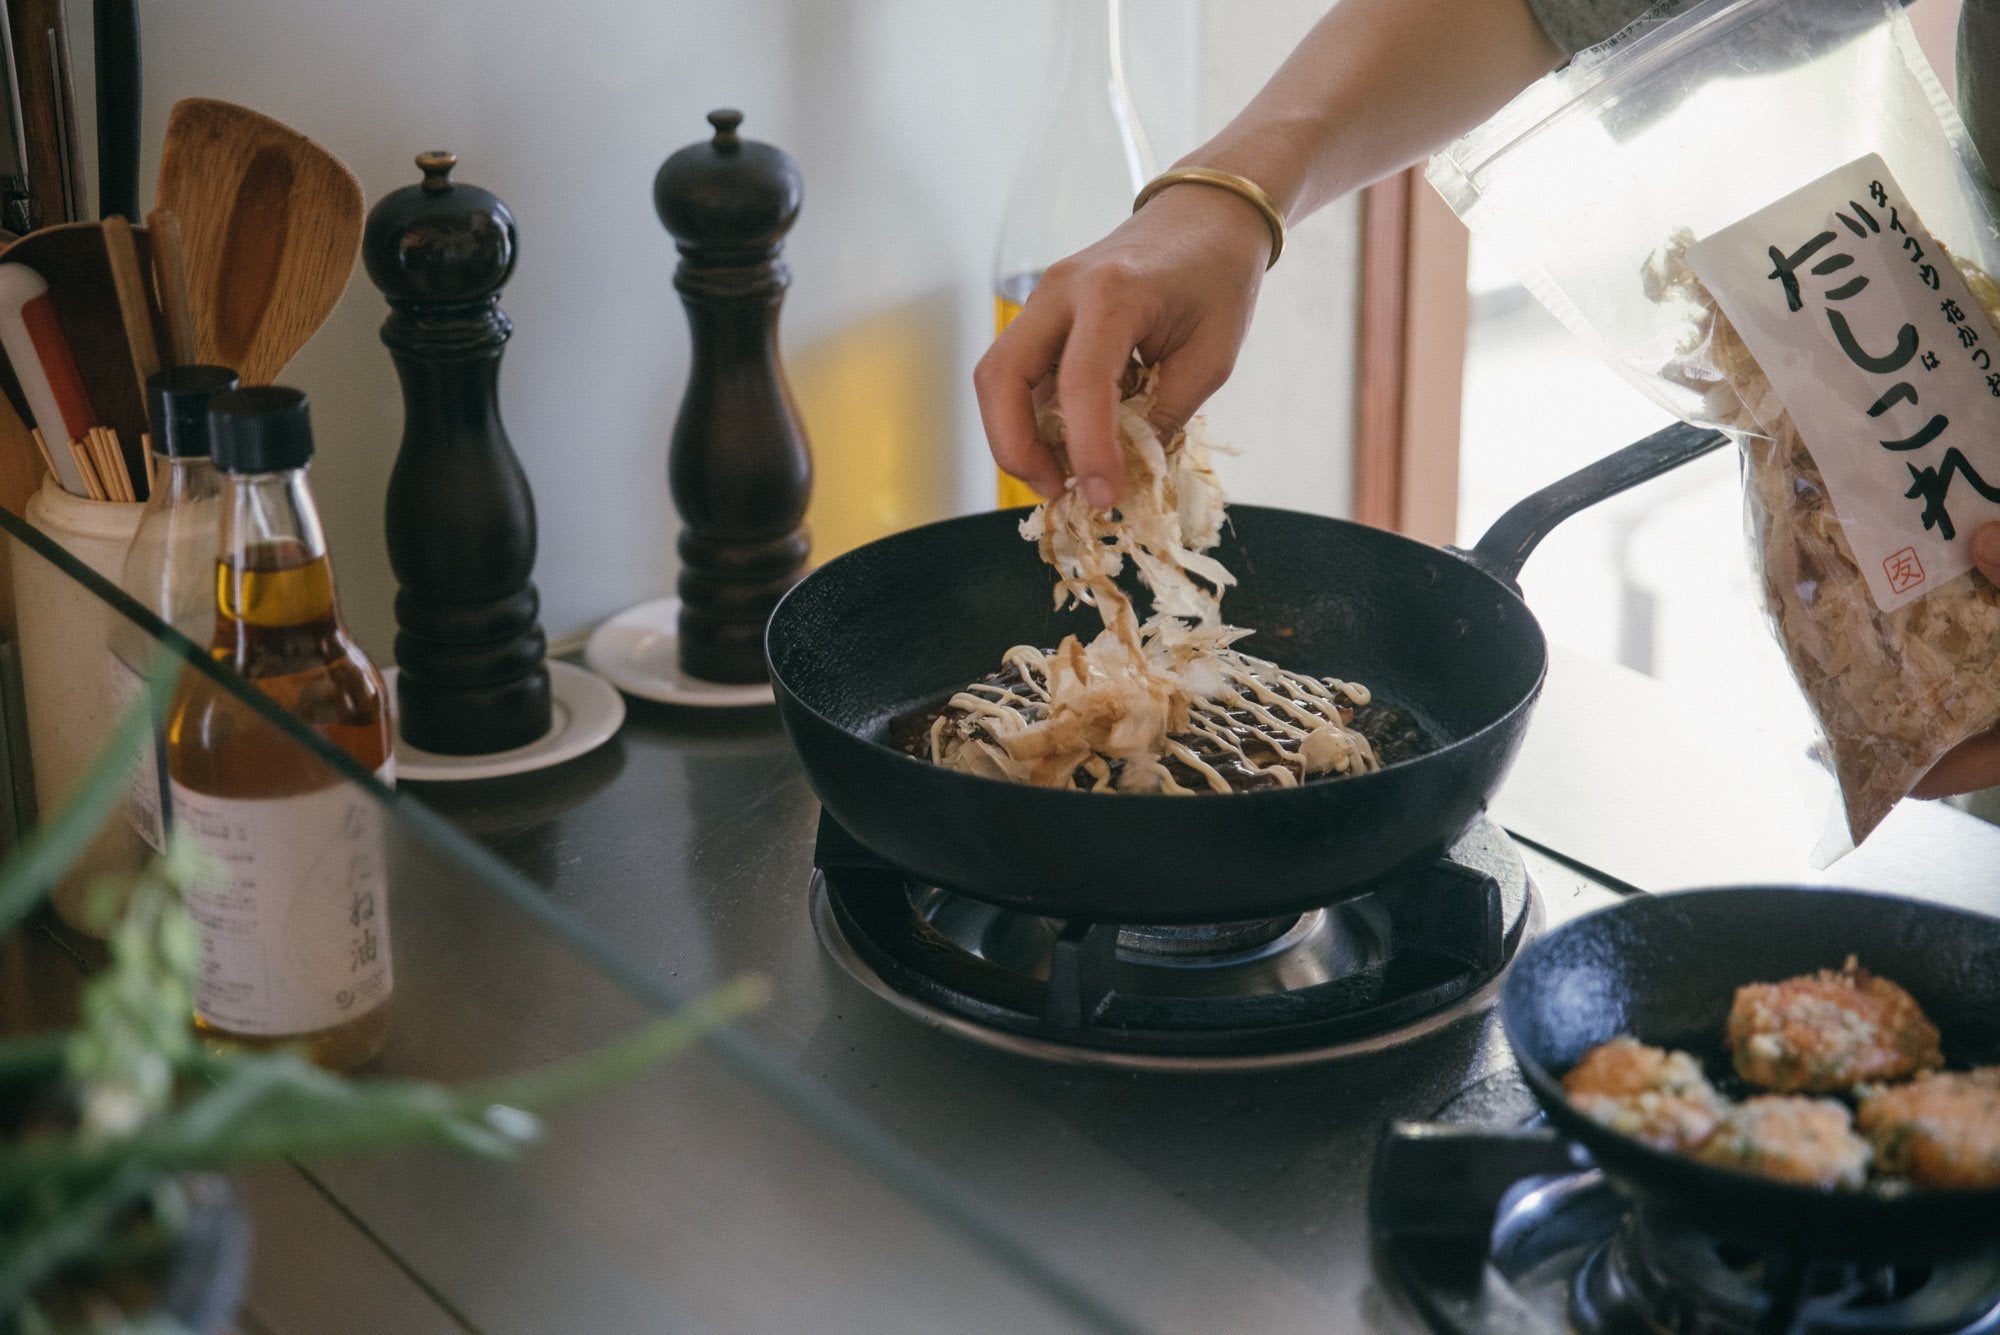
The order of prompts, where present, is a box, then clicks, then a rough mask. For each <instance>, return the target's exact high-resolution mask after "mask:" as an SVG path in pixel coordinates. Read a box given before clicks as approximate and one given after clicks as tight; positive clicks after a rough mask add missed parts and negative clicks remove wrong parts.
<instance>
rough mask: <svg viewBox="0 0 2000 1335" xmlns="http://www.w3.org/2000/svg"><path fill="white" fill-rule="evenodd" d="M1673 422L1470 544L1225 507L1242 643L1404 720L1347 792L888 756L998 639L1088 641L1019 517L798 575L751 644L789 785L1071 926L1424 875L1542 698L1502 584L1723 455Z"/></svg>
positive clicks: (1285, 902)
mask: <svg viewBox="0 0 2000 1335" xmlns="http://www.w3.org/2000/svg"><path fill="white" fill-rule="evenodd" d="M1723 441H1724V437H1723V436H1722V435H1720V434H1719V433H1716V432H1712V431H1701V430H1698V429H1696V428H1693V427H1688V426H1674V427H1670V428H1668V429H1666V430H1665V431H1661V432H1659V433H1657V434H1655V435H1653V436H1650V437H1648V438H1647V439H1645V440H1643V441H1640V442H1639V443H1638V444H1636V445H1631V446H1627V447H1626V448H1625V449H1624V450H1621V451H1619V452H1618V453H1616V454H1614V455H1611V456H1610V457H1608V458H1606V459H1604V460H1601V461H1600V462H1598V463H1596V464H1593V465H1592V466H1591V467H1589V468H1587V469H1584V470H1583V471H1581V472H1579V473H1576V474H1574V475H1572V476H1571V477H1569V478H1565V479H1564V480H1562V481H1561V482H1558V483H1555V484H1554V485H1552V486H1550V487H1548V488H1545V489H1544V490H1542V491H1540V492H1537V493H1535V494H1534V495H1533V496H1531V497H1529V498H1528V499H1527V500H1525V501H1522V502H1521V503H1520V504H1519V505H1517V506H1516V507H1515V508H1514V509H1513V510H1511V511H1509V512H1508V513H1507V514H1506V515H1505V516H1503V517H1502V518H1501V519H1500V521H1499V522H1498V523H1496V524H1495V525H1494V526H1493V528H1492V529H1491V530H1490V531H1489V532H1488V533H1487V534H1486V535H1485V536H1484V537H1483V538H1481V539H1480V541H1479V544H1478V545H1477V546H1476V547H1475V548H1473V550H1472V551H1470V552H1457V551H1453V550H1450V549H1439V548H1435V547H1429V546H1426V545H1424V544H1422V543H1419V542H1413V541H1411V540H1410V539H1408V538H1403V537H1399V536H1398V535H1396V534H1394V533H1389V532H1386V531H1384V530H1380V529H1374V528H1369V527H1367V526H1365V525H1361V524H1355V523H1349V522H1346V521H1343V520H1338V519H1327V518H1323V517H1320V516H1317V515H1308V514H1301V513H1297V512H1293V511H1288V510H1275V509H1266V508H1262V507H1258V506H1247V505H1245V506H1232V507H1230V512H1229V513H1230V525H1229V528H1228V530H1227V531H1226V532H1225V536H1224V540H1223V543H1222V545H1221V547H1220V548H1219V549H1218V550H1217V552H1216V555H1217V556H1218V557H1219V558H1220V559H1221V560H1222V562H1223V563H1224V564H1225V565H1227V566H1228V567H1229V568H1230V570H1231V571H1233V572H1234V573H1235V575H1236V578H1237V581H1238V582H1237V585H1236V587H1234V588H1232V589H1230V590H1229V592H1228V594H1227V596H1226V597H1225V598H1224V599H1223V613H1224V616H1225V617H1226V618H1227V619H1228V620H1229V621H1230V622H1231V623H1232V624H1235V625H1239V626H1248V627H1252V628H1254V629H1255V630H1256V631H1257V634H1255V635H1254V636H1252V637H1250V638H1249V639H1247V640H1245V641H1243V648H1244V649H1245V650H1246V651H1248V652H1250V653H1254V654H1258V655H1260V656H1262V657H1265V658H1269V659H1272V660H1274V661H1276V662H1278V663H1279V664H1281V665H1282V666H1284V667H1287V668H1290V669H1293V670H1294V671H1299V672H1307V673H1311V674H1313V675H1328V676H1339V677H1343V678H1347V679H1350V680H1354V681H1359V682H1362V683H1364V684H1366V685H1367V686H1369V687H1370V688H1371V689H1373V690H1374V691H1375V692H1376V693H1377V694H1378V695H1379V696H1380V697H1381V698H1383V699H1385V700H1387V701H1389V702H1391V703H1393V704H1395V705H1398V706H1401V707H1402V708H1405V709H1408V710H1410V711H1412V712H1413V713H1414V714H1415V715H1416V716H1417V717H1418V719H1419V720H1420V721H1421V722H1422V723H1423V724H1424V725H1426V726H1427V728H1428V729H1429V730H1430V731H1431V732H1432V733H1433V734H1434V735H1436V736H1438V737H1440V738H1442V739H1443V745H1441V746H1440V747H1439V748H1438V749H1437V750H1435V751H1433V752H1431V753H1429V754H1427V755H1424V756H1420V757H1418V758H1416V759H1414V760H1409V761H1405V762H1403V763H1401V764H1396V765H1391V766H1389V767H1387V768H1385V769H1382V770H1379V771H1376V772H1375V773H1372V774H1366V775H1360V776H1357V777H1355V778H1351V779H1340V780H1334V781H1327V782H1318V783H1310V784H1304V785H1301V786H1299V787H1296V788H1290V789H1277V790H1267V791H1259V792H1253V793H1235V794H1228V795H1220V794H1210V795H1202V796H1194V797H1187V796H1182V797H1169V796H1161V795H1151V794H1130V793H1116V794H1107V793H1085V792H1075V791H1068V790H1054V789H1046V788H1034V787H1029V786H1027V785H1023V784H1014V783H1008V782H1005V781H1002V780H998V779H988V778H981V777H978V776H975V775H970V774H961V773H957V772H955V771H950V770H944V769H940V768H938V767H936V766H933V765H930V764H928V763H926V762H924V761H921V760H917V759H913V758H911V757H910V756H907V755H903V754H901V753H900V752H898V751H896V750H894V749H893V748H892V747H891V746H889V745H888V741H887V738H888V729H889V724H890V721H891V720H892V719H894V718H897V717H899V716H903V715H906V714H909V713H912V712H914V711H918V710H922V709H925V708H928V707H935V706H936V705H938V704H940V703H942V702H943V700H944V699H945V698H946V697H947V696H949V695H950V694H951V693H952V692H954V691H957V690H959V689H962V688H963V687H964V686H965V685H966V683H968V682H971V681H975V680H977V679H978V678H980V677H983V676H985V675H986V674H987V673H989V672H992V671H993V670H995V669H996V668H997V667H998V666H999V664H1000V659H1001V655H1002V654H1003V653H1004V652H1005V651H1006V650H1007V649H1008V648H1009V647H1011V646H1013V645H1016V644H1035V645H1039V646H1043V647H1048V646H1052V645H1054V644H1055V643H1057V641H1059V640H1060V639H1061V638H1062V636H1064V635H1065V634H1070V633H1077V634H1081V635H1082V636H1083V637H1084V638H1086V639H1088V638H1089V637H1090V636H1091V635H1092V634H1094V633H1095V632H1096V630H1097V628H1098V627H1099V626H1101V624H1102V623H1101V622H1100V621H1098V619H1097V617H1096V614H1095V613H1093V612H1090V611H1088V610H1084V611H1080V612H1079V611H1072V612H1069V613H1067V614H1057V613H1055V612H1054V611H1052V610H1051V595H1052V590H1053V588H1054V574H1053V572H1052V571H1050V570H1049V569H1048V567H1047V566H1045V565H1044V564H1043V563H1042V561H1041V560H1040V558H1039V557H1038V556H1037V554H1036V552H1035V549H1034V546H1033V545H1032V544H1030V543H1027V542H1024V541H1022V539H1021V538H1020V536H1019V533H1018V525H1019V523H1020V520H1021V517H1022V514H1023V512H1022V511H1018V510H1016V511H998V512H992V513H987V514H979V515H972V516H969V517H966V518H961V519H951V520H946V521H944V522H942V523H937V524H931V525H928V526H926V527H923V528H917V529H912V530H909V531H908V532H904V533H898V534H895V535H893V536H891V537H888V538H884V539H882V540H881V541H879V542H873V543H869V544H868V545H866V546H864V547H861V548H858V549H856V550H854V551H852V552H849V553H847V554H846V555H844V556H841V557H838V558H836V559H835V560H833V561H830V562H828V563H827V564H826V565H824V566H822V567H820V568H819V569H818V570H815V571H814V572H812V573H811V574H809V575H807V576H806V577H805V578H804V579H803V580H801V581H800V582H799V583H798V584H797V585H796V586H795V587H794V588H793V589H792V590H791V591H790V592H789V593H788V594H786V596H785V597H784V599H783V600H782V601H781V602H780V603H779V604H778V607H777V609H776V610H775V611H774V612H773V614H772V617H771V622H770V627H769V630H768V632H767V636H766V650H767V653H768V655H769V658H770V664H771V679H772V683H773V685H774V686H775V688H776V692H777V700H778V707H779V710H780V712H781V713H782V716H783V718H784V722H785V727H786V729H787V731H788V732H789V733H790V736H791V739H792V743H793V745H794V746H795V747H796V748H797V750H798V753H799V756H800V759H801V760H802V761H803V762H804V765H805V769H806V774H807V777H808V778H809V779H810V780H811V782H812V785H813V788H814V789H815V790H816V791H817V792H818V794H819V797H820V800H821V802H822V803H823V804H824V805H825V807H826V809H827V810H828V811H829V812H830V813H831V814H832V815H833V817H834V819H836V820H837V821H839V822H840V824H841V825H843V826H844V827H846V829H847V831H848V832H849V833H850V834H852V835H853V836H854V837H855V838H856V839H857V840H859V841H860V842H861V844H863V845H864V846H865V847H867V848H868V849H870V850H871V851H873V852H874V853H876V854H878V855H879V856H881V857H883V858H886V859H888V860H889V861H890V862H893V863H895V864H897V865H899V866H901V867H904V868H906V869H907V870H909V871H911V872H913V873H915V874H917V875H918V876H921V877H923V878H925V879H926V880H929V881H930V882H932V883H934V884H937V885H940V886H944V887H947V888H950V889H953V890H956V891H959V892H961V893H964V894H967V895H972V896H974V897H977V898H980V899H984V900H987V901H989V902H992V903H995V904H1001V905H1005V906H1007V907H1011V908H1016V909H1024V910H1027V911H1029V912H1032V913H1040V914H1048V915H1051V916H1056V917H1063V918H1082V919H1090V920H1096V921H1114V922H1127V923H1134V922H1136V923H1175V922H1216V921H1231V920H1237V919H1244V918H1254V917H1259V916H1263V915H1267V914H1278V913H1284V912H1293V911H1297V910H1299V909H1302V908H1305V907H1308V906H1311V905H1315V904H1325V903H1329V902H1332V901H1334V900H1336V899H1339V898H1341V897H1343V896H1345V895H1349V894H1353V893H1358V892H1359V891H1361V890H1362V889H1363V888H1365V887H1366V886H1367V885H1368V883H1369V882H1371V881H1374V880H1376V879H1378V878H1380V877H1382V876H1385V875H1387V874H1389V873H1392V872H1395V871H1397V870H1399V869H1402V868H1405V867H1408V866H1411V865H1414V864H1418V863H1422V862H1427V861H1430V860H1432V859H1434V858H1436V857H1437V856H1438V855H1439V854H1441V853H1442V852H1443V851H1444V850H1445V849H1446V848H1448V847H1450V846H1451V844H1452V843H1453V841H1455V840H1456V839H1457V838H1458V836H1459V835H1461V834H1462V833H1464V831H1465V830H1466V829H1467V828H1468V827H1469V826H1470V825H1471V823H1472V822H1473V821H1474V820H1475V819H1476V818H1477V817H1478V815H1479V813H1480V812H1481V811H1482V810H1483V809H1484V807H1485V805H1486V801H1487V799H1488V798H1489V797H1490V796H1491V795H1492V793H1493V790H1494V789H1495V788H1496V787H1498V786H1499V783H1500V780H1501V778H1502V777H1503V776H1504V775H1505V774H1506V772H1507V767H1508V765H1509V764H1510V763H1511V762H1512V760H1513V758H1514V753H1515V751H1516V749H1517V748H1518V747H1519V745H1520V741H1521V736H1522V733H1523V731H1524V730H1525V729H1526V726H1527V720H1528V713H1529V710H1530V709H1531V707H1532V706H1533V704H1534V701H1535V697H1536V696H1537V695H1538V694H1539V693H1540V691H1541V685H1542V678H1543V674H1544V672H1545V670H1546V667H1547V660H1548V652H1547V646H1546V644H1545V642H1544V641H1543V638H1542V632H1541V628H1540V626H1538V625H1537V624H1536V622H1535V618H1534V616H1533V614H1532V613H1530V612H1529V611H1528V609H1527V607H1526V606H1525V605H1524V604H1523V603H1522V601H1521V598H1520V595H1519V594H1518V592H1517V591H1516V590H1515V588H1514V583H1513V581H1514V578H1515V576H1516V575H1517V574H1518V573H1519V572H1520V569H1521V566H1522V564H1523V563H1524V562H1525V561H1526V560H1527V557H1528V554H1529V552H1530V551H1532V550H1533V548H1534V546H1535V544H1536V543H1537V542H1538V541H1540V539H1541V538H1542V537H1543V536H1544V535H1545V534H1546V533H1547V532H1548V531H1549V530H1550V529H1551V528H1553V527H1554V526H1555V525H1556V524H1557V523H1559V522H1560V521H1561V520H1563V519H1564V518H1566V517H1568V516H1569V515H1571V514H1573V513H1575V512H1576V511H1577V510H1579V509H1581V508H1583V507H1584V506H1586V505H1590V504H1593V503H1595V502H1596V501H1599V500H1603V499H1605V498H1606V497H1608V496H1611V495H1614V494H1616V493H1617V492H1619V491H1623V490H1624V489H1625V488H1627V487H1631V486H1634V485H1636V484H1638V483H1640V482H1643V481H1645V480H1646V479H1648V478H1651V477H1654V476H1656V475H1658V474H1659V473H1662V472H1665V471H1666V470H1667V469H1670V468H1673V467H1675V466H1677V465H1679V464H1682V463H1685V462H1687V461H1688V460H1690V459H1693V458H1695V457H1697V456H1698V455H1701V454H1705V453H1707V452H1708V451H1709V450H1712V449H1714V448H1716V447H1717V446H1719V445H1721V444H1722V443H1723Z"/></svg>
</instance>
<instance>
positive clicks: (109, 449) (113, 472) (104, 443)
mask: <svg viewBox="0 0 2000 1335" xmlns="http://www.w3.org/2000/svg"><path fill="white" fill-rule="evenodd" d="M28 434H30V435H31V436H33V437H34V438H35V448H36V449H38V450H40V451H41V453H42V462H43V463H44V464H47V465H48V469H49V472H51V473H54V474H55V475H56V476H57V477H61V476H62V474H61V472H60V471H59V470H58V469H57V468H56V464H55V457H54V456H53V455H51V454H50V453H49V442H48V438H47V437H45V436H44V435H42V430H41V428H40V427H32V428H30V429H29V433H28ZM69 453H70V457H71V458H72V459H74V460H75V461H76V470H77V472H79V473H81V474H83V485H84V487H85V489H86V491H87V492H88V496H89V499H90V500H93V501H137V500H141V499H143V498H142V497H141V496H140V495H139V494H138V487H137V486H136V485H135V480H134V478H133V477H132V474H131V472H130V470H128V469H127V468H126V466H125V453H124V451H123V449H121V448H120V446H119V444H118V433H117V432H116V431H113V430H112V429H111V428H110V427H108V426H94V427H92V428H90V430H89V431H87V432H85V433H84V435H83V438H82V439H80V440H72V441H70V442H69ZM151 453H152V452H151V450H150V449H149V450H148V451H147V455H148V459H149V461H150V457H151ZM147 473H148V476H147V479H146V491H147V494H148V495H150V494H151V493H152V477H151V469H150V468H149V469H148V470H147Z"/></svg>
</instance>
